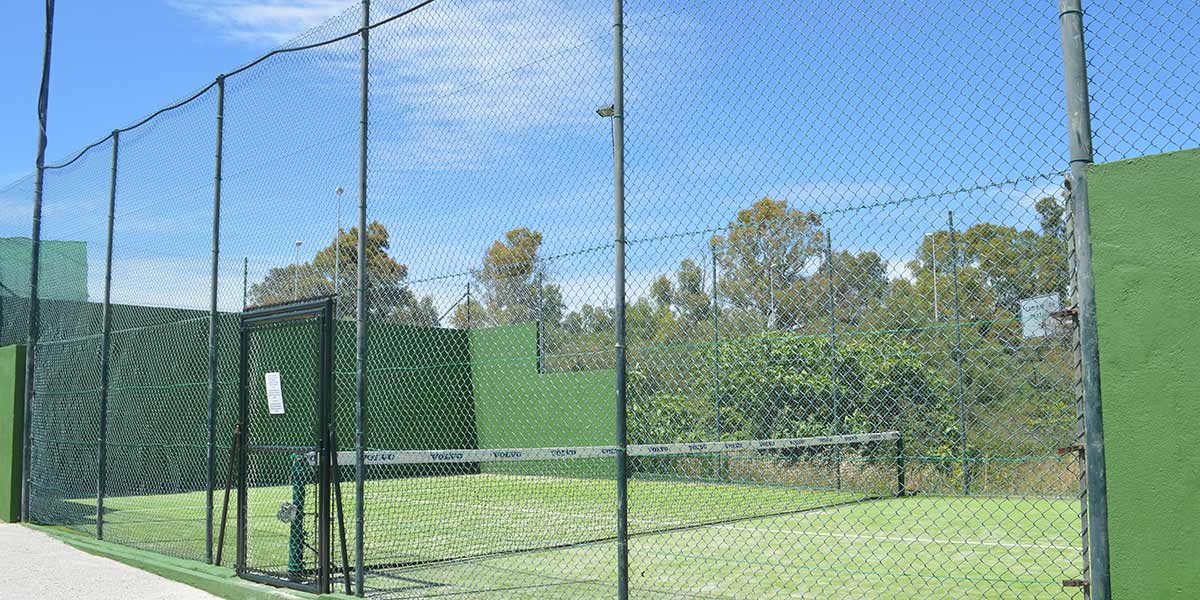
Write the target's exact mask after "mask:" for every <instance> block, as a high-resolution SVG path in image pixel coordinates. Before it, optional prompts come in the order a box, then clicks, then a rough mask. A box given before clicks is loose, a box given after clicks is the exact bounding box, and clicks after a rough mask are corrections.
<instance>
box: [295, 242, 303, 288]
mask: <svg viewBox="0 0 1200 600" xmlns="http://www.w3.org/2000/svg"><path fill="white" fill-rule="evenodd" d="M303 245H304V240H296V259H295V260H294V261H292V299H293V300H299V299H300V246H303Z"/></svg>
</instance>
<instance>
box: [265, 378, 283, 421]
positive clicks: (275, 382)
mask: <svg viewBox="0 0 1200 600" xmlns="http://www.w3.org/2000/svg"><path fill="white" fill-rule="evenodd" d="M266 380H267V412H268V413H270V414H273V415H282V414H283V384H282V383H281V382H280V380H279V373H267V374H266Z"/></svg>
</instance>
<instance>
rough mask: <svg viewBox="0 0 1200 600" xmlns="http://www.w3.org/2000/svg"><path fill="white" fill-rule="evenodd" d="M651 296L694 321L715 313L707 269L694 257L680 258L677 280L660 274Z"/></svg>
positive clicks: (681, 315) (652, 288)
mask: <svg viewBox="0 0 1200 600" xmlns="http://www.w3.org/2000/svg"><path fill="white" fill-rule="evenodd" d="M650 297H651V298H652V299H653V300H654V302H655V304H657V305H658V306H659V307H663V308H667V309H669V310H671V311H672V312H673V313H676V314H678V315H679V316H680V317H682V318H686V319H690V320H692V321H699V320H704V319H707V318H708V317H709V315H711V314H712V304H711V300H710V299H711V297H710V296H709V294H708V290H706V289H705V278H704V270H703V269H701V268H700V265H698V264H696V261H694V260H692V259H690V258H685V259H683V260H682V261H680V263H679V268H678V269H677V270H676V271H675V280H674V281H672V280H671V278H670V277H667V276H666V275H659V276H658V278H657V279H655V280H654V283H652V284H650Z"/></svg>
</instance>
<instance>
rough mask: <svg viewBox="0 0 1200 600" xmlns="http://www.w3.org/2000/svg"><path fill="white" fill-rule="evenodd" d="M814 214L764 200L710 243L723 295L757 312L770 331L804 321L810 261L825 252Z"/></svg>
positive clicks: (732, 222)
mask: <svg viewBox="0 0 1200 600" xmlns="http://www.w3.org/2000/svg"><path fill="white" fill-rule="evenodd" d="M820 226H821V217H820V215H818V214H817V213H815V212H811V211H803V210H798V209H795V208H791V207H789V206H788V203H787V201H786V200H772V199H771V198H767V197H764V198H763V199H761V200H759V201H757V202H755V203H754V204H753V205H751V206H750V207H749V208H746V209H742V210H739V211H738V213H737V218H736V219H735V220H733V221H730V223H729V226H728V233H727V234H726V235H725V236H716V237H714V238H713V239H712V246H713V251H714V252H715V253H716V255H717V263H718V264H719V265H720V267H721V276H720V284H719V285H720V289H721V294H722V296H723V297H724V298H727V299H728V301H729V302H731V303H732V304H733V305H734V306H735V307H738V308H745V309H751V310H753V311H755V312H757V313H758V314H759V315H761V317H762V318H763V319H765V321H766V323H767V328H768V329H773V330H787V329H792V328H795V327H796V326H798V325H799V324H800V322H801V321H802V319H803V318H804V317H803V315H804V312H805V310H804V305H805V303H806V300H807V298H806V297H807V295H808V290H807V289H806V282H807V274H808V273H809V272H810V271H811V265H810V264H809V263H810V261H811V260H812V259H813V258H814V257H819V256H820V255H821V254H822V253H823V252H824V245H825V236H824V234H823V233H821V231H819V227H820Z"/></svg>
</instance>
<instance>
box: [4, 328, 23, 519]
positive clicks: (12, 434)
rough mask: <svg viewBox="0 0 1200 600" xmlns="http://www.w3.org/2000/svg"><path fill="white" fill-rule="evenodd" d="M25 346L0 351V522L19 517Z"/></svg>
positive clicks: (9, 347)
mask: <svg viewBox="0 0 1200 600" xmlns="http://www.w3.org/2000/svg"><path fill="white" fill-rule="evenodd" d="M24 399H25V347H24V346H7V347H4V348H0V522H6V523H15V522H17V521H19V520H20V517H21V439H22V437H23V436H22V434H23V432H24V430H25V410H24V409H25V404H24Z"/></svg>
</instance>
